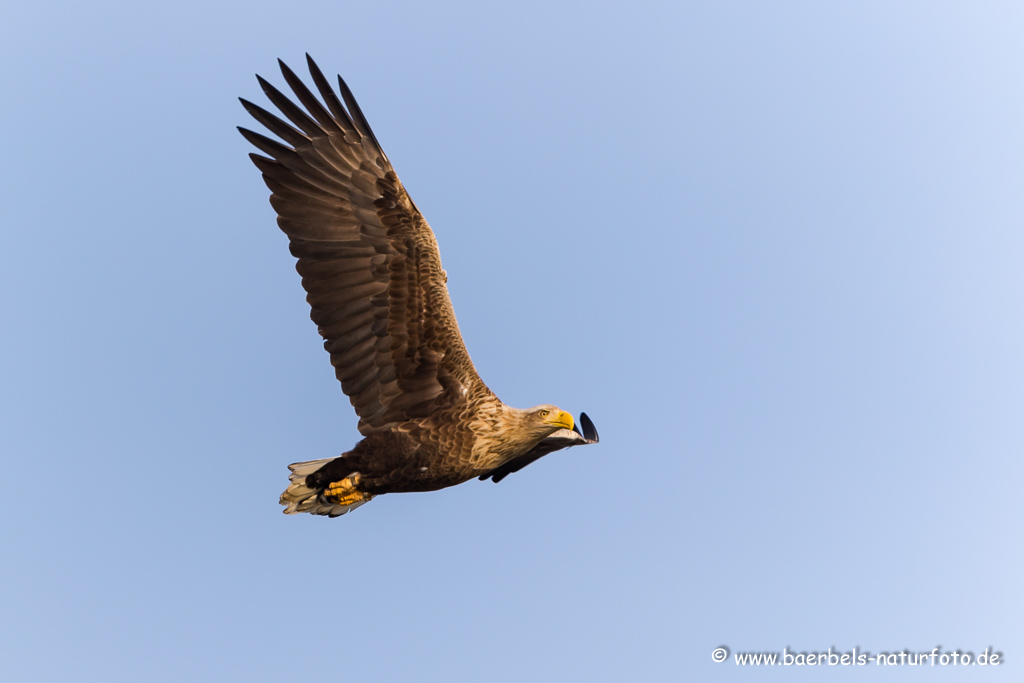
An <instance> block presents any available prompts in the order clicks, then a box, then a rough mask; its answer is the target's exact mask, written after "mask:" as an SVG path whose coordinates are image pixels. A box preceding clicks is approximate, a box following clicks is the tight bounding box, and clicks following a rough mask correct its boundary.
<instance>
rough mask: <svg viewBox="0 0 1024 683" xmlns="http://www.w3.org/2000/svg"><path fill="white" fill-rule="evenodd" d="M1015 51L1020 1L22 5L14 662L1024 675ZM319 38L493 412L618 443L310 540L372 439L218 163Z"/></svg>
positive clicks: (12, 462) (247, 198)
mask: <svg viewBox="0 0 1024 683" xmlns="http://www.w3.org/2000/svg"><path fill="white" fill-rule="evenodd" d="M1022 35H1024V10H1022V9H1021V7H1020V6H1017V5H1015V4H1013V3H993V2H976V3H970V4H966V3H931V2H929V3H925V2H917V3H915V2H905V3H891V2H854V3H844V4H843V5H842V6H838V4H837V3H814V2H778V3H770V4H769V3H754V2H720V3H699V4H694V3H689V4H687V3H679V2H675V3H557V2H556V3H531V2H521V3H515V4H512V3H508V4H502V5H497V4H485V3H454V2H452V3H407V2H374V3H370V2H348V3H341V2H338V3H322V2H301V1H300V2H293V3H288V4H281V3H270V2H260V1H256V2H248V3H245V4H241V3H238V4H233V3H213V4H210V3H197V2H174V3H170V2H163V3H145V4H139V3H127V2H93V3H84V4H83V3H61V2H56V3H53V2H49V3H48V2H38V3H32V4H29V3H21V4H20V5H13V6H7V7H5V8H4V9H3V10H0V56H2V57H3V64H4V65H5V66H4V68H3V69H0V86H2V89H3V92H4V102H5V104H6V106H5V107H2V108H0V122H2V124H3V129H4V131H5V151H4V155H3V158H4V161H5V163H4V166H3V170H2V171H0V173H2V176H3V182H2V183H0V201H2V205H3V207H4V219H3V222H2V226H3V233H2V234H3V241H4V248H3V249H0V288H2V291H3V292H4V295H3V296H2V297H0V319H2V320H3V321H4V324H3V325H0V350H2V355H0V387H2V388H0V456H2V457H3V459H4V469H5V471H6V472H7V479H6V482H7V484H6V486H5V490H6V492H7V513H6V514H5V515H4V517H3V522H2V523H0V540H2V542H3V547H4V549H5V553H6V561H5V562H4V563H3V564H2V567H0V586H2V588H0V613H2V614H3V615H4V617H5V618H4V619H3V620H2V622H3V623H2V625H0V629H2V633H0V673H2V674H3V677H4V678H5V679H9V680H35V681H56V680H76V681H111V680H125V681H135V680H148V681H181V680H195V681H207V680H208V681H218V680H250V681H259V680H282V679H285V678H293V677H303V678H307V677H314V678H317V677H323V678H324V679H334V680H360V679H362V680H387V681H391V680H394V681H412V680H415V681H457V680H488V681H522V680H524V679H526V680H538V681H565V680H587V681H613V680H614V681H622V680H643V681H680V680H754V679H755V678H756V680H759V681H760V680H779V681H783V680H786V681H791V680H806V679H807V678H808V677H813V678H815V680H817V677H819V676H834V677H835V678H836V680H854V679H856V680H865V677H872V680H873V679H874V677H875V676H880V675H884V676H885V677H886V678H888V679H893V680H904V679H913V680H918V679H919V678H920V679H922V680H923V679H924V678H927V679H928V680H929V681H933V680H934V681H942V680H957V681H963V680H985V681H988V680H992V681H996V680H1015V679H1017V678H1018V677H1019V673H1018V674H1015V673H1013V672H1014V671H1018V670H1019V664H1018V658H1019V657H1021V656H1022V655H1024V628H1022V626H1021V619H1020V615H1021V614H1022V612H1024V600H1022V597H1024V595H1022V590H1021V588H1020V577H1021V576H1022V575H1024V560H1022V555H1021V552H1020V542H1019V533H1020V525H1021V521H1022V513H1024V504H1022V502H1021V496H1020V490H1021V486H1020V482H1021V477H1022V474H1024V471H1022V470H1024V467H1022V465H1021V457H1020V456H1021V453H1022V452H1024V419H1021V415H1022V414H1024V389H1022V387H1024V355H1022V351H1021V349H1024V322H1022V320H1024V318H1022V316H1021V310H1022V304H1024V269H1022V266H1021V264H1022V263H1024V231H1022V229H1021V226H1022V225H1024V193H1022V192H1021V188H1022V182H1024V133H1022V123H1021V122H1022V121H1024V90H1022V89H1021V87H1020V85H1021V73H1024V43H1022V41H1021V39H1020V37H1021V36H1022ZM307 51H308V52H310V53H311V54H312V55H313V56H314V57H315V58H316V59H317V60H318V62H319V63H320V65H321V67H322V68H323V69H324V70H325V71H326V72H328V73H329V74H334V73H339V72H340V73H342V74H343V75H344V76H345V78H346V80H347V81H348V83H349V85H350V86H351V87H352V89H353V91H354V92H355V94H356V96H357V98H358V99H359V102H360V104H361V106H362V108H363V110H364V112H365V113H366V115H367V117H368V119H369V120H370V122H371V124H372V125H373V127H374V130H375V132H376V134H377V137H378V138H379V139H380V141H381V144H382V145H383V147H384V149H385V150H386V151H387V153H388V155H389V157H390V158H391V160H392V162H393V164H394V166H395V168H396V170H397V171H398V173H399V175H400V176H401V178H402V179H403V181H404V183H405V185H406V187H407V188H408V190H409V191H410V193H411V195H412V196H413V198H414V199H415V201H416V203H417V204H418V206H419V207H420V208H421V209H422V211H423V212H424V214H425V216H426V217H427V219H428V220H429V221H430V223H431V225H432V226H433V228H434V230H435V232H436V234H437V237H438V240H439V242H440V246H441V253H442V257H443V259H444V265H445V268H446V269H447V271H448V274H449V289H450V292H451V295H452V299H453V302H454V305H455V310H456V313H457V315H458V317H459V321H460V324H461V326H462V331H463V335H464V337H465V339H466V343H467V345H468V347H469V350H470V353H471V354H472V356H473V359H474V361H475V363H476V365H477V368H478V369H479V371H480V373H481V375H482V376H483V377H484V379H485V380H486V381H487V383H488V384H489V386H490V387H491V388H492V389H494V391H495V392H496V393H497V394H498V395H499V396H500V397H501V398H502V399H503V400H505V401H506V402H508V403H510V404H512V405H515V406H519V407H528V406H531V405H535V404H538V403H548V402H550V403H555V404H558V405H559V406H561V407H563V408H566V409H568V410H570V411H572V412H573V413H579V412H580V411H581V410H583V411H586V412H587V413H588V414H590V415H591V417H592V418H593V419H594V421H595V422H596V424H597V426H598V428H599V430H600V432H601V437H602V442H601V444H600V445H599V446H596V447H588V448H585V449H584V448H579V449H572V450H569V451H565V452H562V453H558V454H556V455H553V456H550V457H548V458H545V459H544V460H542V461H540V462H538V463H537V464H535V465H533V466H531V467H529V468H528V469H525V470H523V471H521V472H519V473H517V474H514V475H511V476H510V477H509V478H508V479H506V480H505V481H503V482H502V483H500V484H498V485H493V484H491V483H490V482H486V483H484V482H472V483H468V484H465V485H462V486H459V487H456V488H452V489H448V490H445V491H441V492H436V493H430V494H406V495H394V496H386V497H383V498H380V499H378V500H375V501H374V502H373V503H372V504H370V505H368V506H366V507H364V508H362V509H360V510H358V511H357V512H355V513H353V514H351V515H348V516H346V517H344V518H341V519H336V520H326V519H321V518H313V517H310V516H308V515H305V516H299V517H285V516H284V515H282V514H281V513H280V508H279V507H278V505H277V496H278V494H279V493H280V491H281V490H282V489H283V488H284V485H285V484H286V475H287V470H286V467H285V466H286V465H287V464H288V463H290V462H294V461H297V460H310V459H315V458H323V457H331V456H334V455H337V454H339V453H340V452H342V451H344V450H347V449H349V448H350V447H351V446H352V444H353V443H354V442H355V441H356V440H357V439H358V433H357V432H356V429H355V418H354V415H353V413H352V411H351V408H350V407H349V405H348V402H347V399H346V398H345V397H344V396H343V395H342V393H341V391H340V387H339V386H338V384H337V382H336V380H335V379H334V376H333V373H332V371H331V368H330V366H329V364H328V358H327V355H326V353H325V352H324V351H323V349H322V347H321V344H320V341H319V337H318V335H317V334H316V329H315V327H314V325H313V324H312V323H311V322H310V321H309V318H308V310H307V307H306V304H305V302H304V297H303V293H302V291H301V288H300V285H299V278H298V276H297V274H296V273H295V271H294V267H293V259H292V258H291V256H290V255H289V254H288V250H287V245H286V240H285V237H284V235H283V234H281V233H280V231H279V230H278V229H277V228H276V226H275V222H274V216H273V212H272V209H271V207H270V206H269V203H268V201H267V195H268V192H267V190H266V188H265V186H264V185H263V183H262V181H261V180H260V178H259V174H258V172H257V170H256V169H255V168H254V167H253V166H252V165H251V163H250V162H249V160H248V159H247V156H246V155H247V154H248V152H249V151H250V150H249V146H248V144H247V143H246V142H245V141H244V140H243V139H242V138H241V136H239V135H238V134H237V133H236V132H235V130H234V127H235V126H236V125H246V126H250V125H253V124H252V122H251V121H250V120H249V118H248V116H247V115H246V113H245V112H244V110H243V109H242V107H241V106H240V105H239V103H238V102H237V99H236V98H237V97H238V96H243V97H246V98H247V99H252V100H254V101H256V102H259V103H263V102H265V100H264V99H263V96H262V93H261V92H260V89H259V86H258V85H257V83H256V80H255V78H253V74H254V73H257V72H258V73H260V74H261V75H263V76H265V77H268V78H269V79H270V80H271V81H272V82H274V83H277V84H278V85H281V84H282V83H283V79H282V78H281V77H280V75H279V73H278V72H277V67H276V59H277V58H278V57H281V58H283V59H284V60H285V61H287V62H289V63H290V64H291V65H292V66H293V67H294V68H296V70H301V69H302V68H303V55H304V53H305V52H307ZM720 645H725V646H728V648H729V649H730V651H731V652H733V653H737V652H747V651H754V652H770V651H781V650H782V649H783V648H786V647H788V648H790V650H791V651H797V652H799V651H806V652H816V651H825V650H827V649H828V648H830V647H832V648H834V649H835V650H839V651H848V650H851V649H853V648H854V647H858V648H859V649H860V650H867V651H869V652H872V653H878V652H884V651H899V650H902V649H907V650H909V651H914V652H917V651H931V650H932V649H933V648H935V647H936V646H941V647H942V648H943V650H944V651H952V650H955V649H960V650H966V651H971V652H974V653H979V652H981V651H982V650H984V649H985V648H987V647H992V648H994V649H995V650H997V651H1000V652H1002V653H1003V656H1004V658H1005V660H1006V663H1005V664H1004V665H1002V666H1000V667H995V668H994V667H988V668H987V669H984V670H982V669H980V668H978V667H972V668H971V669H970V670H965V669H964V667H952V666H947V667H941V666H936V667H933V668H931V669H930V670H929V671H928V672H927V673H926V674H925V673H920V670H919V668H915V667H909V666H905V667H902V668H889V669H887V670H886V671H885V674H880V673H879V672H878V671H877V669H876V667H867V668H864V667H845V668H844V667H832V668H831V669H830V671H829V672H828V674H818V673H815V672H808V671H807V667H804V668H797V667H769V668H761V669H759V670H757V671H756V672H754V671H747V670H744V669H743V668H741V667H738V666H736V665H735V664H734V663H733V660H732V659H730V661H729V662H727V663H724V664H718V663H715V662H713V661H712V659H711V651H712V650H713V649H714V648H716V647H718V646H720ZM826 668H828V667H826ZM868 669H871V670H868Z"/></svg>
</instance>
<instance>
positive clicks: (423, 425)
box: [239, 55, 597, 517]
mask: <svg viewBox="0 0 1024 683" xmlns="http://www.w3.org/2000/svg"><path fill="white" fill-rule="evenodd" d="M307 62H308V65H309V70H310V75H311V76H312V78H313V82H314V84H315V85H316V88H317V90H318V92H319V94H320V97H321V98H322V102H321V100H320V99H317V97H316V96H315V95H313V93H312V91H310V90H309V89H308V88H307V87H306V85H305V84H304V83H303V82H302V81H301V79H299V78H298V77H297V76H296V75H295V74H294V73H293V72H292V71H291V69H289V68H288V67H287V66H285V64H284V63H283V62H282V63H280V64H281V71H282V73H283V75H284V78H285V80H286V81H287V83H288V85H289V86H290V87H291V89H292V91H293V93H294V94H295V97H296V98H297V99H298V101H299V103H301V105H302V107H300V106H298V105H297V104H295V103H294V102H292V101H291V100H290V99H289V98H288V97H286V96H285V95H283V94H282V93H281V92H280V91H278V90H277V89H276V88H274V86H272V85H270V84H269V83H268V82H267V81H265V80H263V79H262V78H260V77H258V76H257V78H258V80H259V82H260V84H261V86H262V87H263V91H264V93H266V95H267V97H268V99H270V101H271V102H272V103H273V104H274V105H275V106H276V107H277V108H278V109H279V110H280V111H281V113H282V114H283V115H284V117H285V118H286V119H287V121H285V120H283V119H281V118H279V117H278V116H276V115H275V114H272V113H270V112H269V111H267V110H265V109H263V108H261V107H259V106H257V105H255V104H252V103H251V102H248V101H246V100H244V99H243V100H242V104H243V106H244V107H245V108H246V110H247V111H248V112H249V113H250V114H251V115H252V116H253V117H254V118H255V119H256V120H257V121H258V122H260V123H261V124H263V126H265V127H266V128H267V129H268V130H269V131H270V132H272V133H273V134H275V135H276V136H277V137H278V138H280V140H282V141H283V143H282V142H279V141H277V140H274V139H271V138H269V137H266V136H264V135H262V134H260V133H256V132H253V131H250V130H247V129H244V128H240V129H239V130H240V131H241V133H242V135H243V136H244V137H245V138H246V139H247V140H249V141H250V142H251V143H252V144H253V145H254V146H255V147H256V148H257V149H259V150H260V151H261V152H262V154H251V155H250V158H251V159H252V161H253V163H255V165H256V166H257V168H259V170H260V171H262V173H263V179H264V182H265V183H266V184H267V187H268V188H270V191H271V196H270V203H271V205H272V206H273V208H274V210H275V211H276V212H277V216H278V218H277V222H278V226H279V227H280V228H281V230H282V231H283V232H284V233H285V234H286V235H287V236H288V239H289V246H290V249H291V253H292V255H293V256H295V257H296V258H297V259H298V262H297V263H296V269H297V270H298V272H299V275H301V277H302V286H303V288H304V289H305V290H306V293H307V296H306V301H307V302H308V303H309V305H310V308H311V318H312V319H313V321H314V322H315V323H316V325H317V330H318V331H319V333H320V335H321V336H322V337H323V339H324V348H325V349H326V350H327V352H328V353H329V354H330V358H331V365H333V366H334V370H335V375H336V377H337V379H338V380H339V381H340V382H341V387H342V391H344V393H345V394H346V395H347V396H348V397H349V399H350V401H351V403H352V406H353V408H354V409H355V411H356V414H357V415H358V416H359V424H358V427H359V431H360V432H361V433H362V435H363V438H362V440H361V441H359V442H358V443H357V444H356V445H355V447H354V448H353V449H352V450H351V451H348V452H346V453H343V454H342V455H341V456H339V457H336V458H327V459H323V460H313V461H307V462H299V463H294V464H292V465H290V466H289V468H290V469H291V476H290V482H291V483H290V485H289V486H288V488H287V489H286V490H285V491H284V493H283V494H282V495H281V504H282V505H284V506H285V512H286V513H295V512H310V513H313V514H320V515H329V516H331V517H335V516H338V515H341V514H344V513H346V512H348V511H350V510H352V509H355V508H356V507H358V506H359V505H362V504H363V503H366V502H368V501H369V500H370V499H371V498H373V497H374V496H378V495H381V494H384V493H400V492H412V491H435V490H438V489H442V488H446V487H448V486H454V485H456V484H460V483H462V482H464V481H468V480H469V479H472V478H474V477H477V478H481V479H486V478H490V479H492V480H494V481H496V482H497V481H500V480H501V479H502V478H504V477H505V476H507V475H508V474H509V473H511V472H515V471H517V470H519V469H521V468H522V467H525V466H526V465H528V464H530V463H531V462H533V461H534V460H536V459H537V458H540V457H542V456H543V455H546V454H547V453H550V452H552V451H554V450H558V449H560V448H566V447H568V446H574V445H581V444H587V443H595V442H596V441H597V432H596V430H595V429H594V428H593V424H592V423H591V422H590V420H589V419H588V418H587V417H586V415H585V414H581V415H580V423H581V425H582V426H583V428H584V431H583V433H580V431H579V430H578V429H577V428H576V425H575V422H574V420H573V418H572V416H571V415H570V414H569V413H567V412H565V411H563V410H561V409H559V408H557V407H555V406H552V405H540V406H536V407H535V408H531V409H528V410H520V409H517V408H512V407H510V406H507V405H505V404H504V403H502V402H501V401H500V400H499V399H498V397H497V396H495V395H494V394H493V393H492V392H491V390H490V389H488V387H487V386H486V385H485V384H484V382H483V380H481V379H480V376H479V375H478V374H477V372H476V368H475V367H474V366H473V363H472V361H471V360H470V357H469V353H468V352H467V350H466V347H465V344H464V343H463V340H462V335H461V333H460V332H459V327H458V323H457V322H456V319H455V313H454V311H453V310H452V305H451V300H450V299H449V297H448V288H447V284H446V283H447V279H448V278H447V274H446V273H445V271H444V269H443V268H442V267H441V257H440V253H439V251H438V246H437V241H436V239H435V237H434V233H433V231H432V230H431V229H430V226H429V225H428V224H427V222H426V220H425V219H424V218H423V216H422V214H420V212H419V210H418V209H417V208H416V205H415V203H413V201H412V199H411V198H410V197H409V195H408V193H407V192H406V191H405V188H404V187H403V186H402V183H401V181H400V180H399V179H398V176H397V174H396V173H395V172H394V169H393V168H392V167H391V163H390V161H389V160H388V158H387V155H385V154H384V151H383V150H382V149H381V147H380V145H379V143H378V142H377V139H376V137H375V136H374V134H373V131H372V130H371V129H370V127H369V124H368V123H367V122H366V119H365V117H364V116H363V114H362V112H361V110H360V109H359V105H358V104H357V103H356V101H355V98H354V97H353V96H352V93H351V92H350V91H349V89H348V86H347V85H346V84H345V82H344V81H343V80H341V78H340V77H339V78H338V86H339V91H340V93H341V96H342V99H343V100H344V105H343V104H342V99H339V98H338V95H337V94H336V93H335V92H334V90H332V88H331V87H330V85H329V83H328V81H327V79H326V78H325V77H324V75H323V73H322V72H321V71H320V69H319V68H318V67H317V65H316V64H315V63H314V62H313V60H312V59H310V58H309V57H308V55H307Z"/></svg>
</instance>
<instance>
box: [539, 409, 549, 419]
mask: <svg viewBox="0 0 1024 683" xmlns="http://www.w3.org/2000/svg"><path fill="white" fill-rule="evenodd" d="M540 416H541V417H547V416H548V411H546V410H542V411H540Z"/></svg>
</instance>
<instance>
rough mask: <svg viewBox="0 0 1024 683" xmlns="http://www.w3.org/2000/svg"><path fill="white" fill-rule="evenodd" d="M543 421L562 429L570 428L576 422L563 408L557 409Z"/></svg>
mask: <svg viewBox="0 0 1024 683" xmlns="http://www.w3.org/2000/svg"><path fill="white" fill-rule="evenodd" d="M544 421H545V422H547V423H548V424H549V425H552V426H554V427H560V428H562V429H572V426H573V425H574V424H576V423H575V422H573V419H572V415H570V414H569V413H567V412H565V411H564V410H559V411H558V413H556V414H553V415H551V416H550V417H548V419H546V420H544Z"/></svg>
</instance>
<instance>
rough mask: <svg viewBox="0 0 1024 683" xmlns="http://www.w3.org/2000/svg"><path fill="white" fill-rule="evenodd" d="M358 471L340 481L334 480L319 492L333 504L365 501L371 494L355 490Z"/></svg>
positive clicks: (357, 483) (357, 484)
mask: <svg viewBox="0 0 1024 683" xmlns="http://www.w3.org/2000/svg"><path fill="white" fill-rule="evenodd" d="M359 478H360V477H359V473H358V472H356V473H355V474H352V475H350V476H347V477H345V478H344V479H342V480H341V481H335V482H332V483H330V484H328V485H327V488H326V489H324V492H323V493H322V494H321V495H322V496H323V498H324V500H325V501H327V502H329V503H334V504H335V505H354V504H356V503H365V502H366V501H368V500H370V498H372V497H373V496H371V495H370V494H369V493H364V492H363V491H359V490H357V488H356V487H357V486H359Z"/></svg>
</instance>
